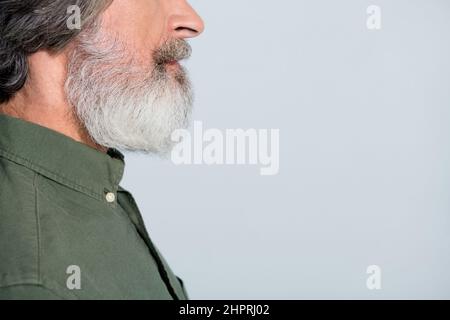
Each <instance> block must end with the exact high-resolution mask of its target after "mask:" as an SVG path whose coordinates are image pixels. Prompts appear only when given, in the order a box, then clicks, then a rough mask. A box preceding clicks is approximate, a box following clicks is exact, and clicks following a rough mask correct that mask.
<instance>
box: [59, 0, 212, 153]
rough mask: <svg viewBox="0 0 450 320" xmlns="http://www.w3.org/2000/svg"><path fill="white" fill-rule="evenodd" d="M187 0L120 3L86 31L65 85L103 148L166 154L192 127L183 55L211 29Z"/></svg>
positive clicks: (81, 118)
mask: <svg viewBox="0 0 450 320" xmlns="http://www.w3.org/2000/svg"><path fill="white" fill-rule="evenodd" d="M203 29H204V25H203V21H202V20H201V18H200V17H199V16H198V14H197V13H196V12H195V11H194V10H193V8H192V7H191V6H190V5H189V4H188V3H187V1H186V0H132V1H130V0H114V1H112V3H111V5H110V6H109V7H108V8H107V9H106V10H105V11H104V12H103V14H102V16H101V17H99V19H98V21H97V22H96V23H94V24H92V25H90V26H89V27H88V28H87V29H86V30H82V32H81V33H80V34H79V36H78V37H77V38H76V40H75V41H74V44H73V50H72V52H71V54H70V58H69V66H68V71H67V72H68V75H67V81H66V84H65V90H66V94H67V97H68V100H69V102H70V103H71V104H72V105H73V106H74V109H73V110H74V113H75V115H76V118H77V119H78V120H79V121H80V124H81V125H82V126H83V127H84V128H85V129H86V130H87V132H88V133H89V135H90V136H91V137H92V139H93V140H94V141H95V142H96V143H98V144H99V145H101V146H104V147H110V148H118V149H124V150H131V151H142V152H145V153H157V154H164V153H166V152H167V151H169V150H170V148H171V147H172V145H173V142H172V141H171V133H172V132H173V131H174V130H176V129H179V128H184V127H186V126H187V125H188V122H189V121H188V120H189V115H190V113H191V109H192V102H193V93H192V88H191V84H190V81H189V78H188V76H187V72H186V70H185V68H184V67H183V66H182V65H181V64H180V61H181V60H184V59H187V58H189V56H190V54H191V47H190V46H189V44H188V43H187V41H186V39H188V38H192V37H196V36H198V35H199V34H201V33H202V32H203Z"/></svg>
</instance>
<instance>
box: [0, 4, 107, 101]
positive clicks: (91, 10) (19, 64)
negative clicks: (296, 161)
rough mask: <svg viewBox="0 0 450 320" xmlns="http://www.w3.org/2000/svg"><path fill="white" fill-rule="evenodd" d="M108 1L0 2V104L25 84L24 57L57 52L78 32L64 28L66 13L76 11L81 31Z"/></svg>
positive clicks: (67, 16)
mask: <svg viewBox="0 0 450 320" xmlns="http://www.w3.org/2000/svg"><path fill="white" fill-rule="evenodd" d="M111 1H112V0H0V104H2V103H5V102H7V101H8V100H10V99H11V98H12V97H13V96H14V94H15V93H16V92H17V91H19V90H20V89H21V88H22V87H23V86H24V84H25V82H26V80H27V76H28V62H27V57H28V56H29V55H31V54H33V53H36V52H37V51H39V50H49V51H53V52H58V51H60V50H61V49H63V48H64V47H65V46H66V45H67V44H68V43H69V42H70V41H71V40H72V39H73V38H74V37H76V36H77V35H78V34H79V33H80V30H78V29H74V30H71V29H69V28H68V27H67V19H68V18H69V14H68V13H67V9H68V8H69V7H70V6H72V5H76V6H78V7H79V8H80V13H81V21H82V28H81V29H83V27H84V26H87V25H89V24H91V23H92V22H94V21H95V20H96V18H97V16H98V15H99V14H100V13H101V12H102V11H103V10H104V9H105V8H107V6H108V5H109V4H110V3H111Z"/></svg>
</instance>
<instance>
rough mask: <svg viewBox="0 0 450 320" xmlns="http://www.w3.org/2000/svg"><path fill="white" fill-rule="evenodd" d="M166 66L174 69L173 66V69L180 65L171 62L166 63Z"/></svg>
mask: <svg viewBox="0 0 450 320" xmlns="http://www.w3.org/2000/svg"><path fill="white" fill-rule="evenodd" d="M166 65H167V66H169V67H172V66H173V67H177V66H179V65H180V64H179V63H178V61H169V62H167V63H166Z"/></svg>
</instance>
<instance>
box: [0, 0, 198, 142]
mask: <svg viewBox="0 0 450 320" xmlns="http://www.w3.org/2000/svg"><path fill="white" fill-rule="evenodd" d="M100 28H101V31H102V32H103V33H104V34H106V35H108V37H110V38H111V39H113V38H114V39H116V40H117V41H118V42H120V43H121V44H122V47H123V49H124V52H123V54H124V55H132V56H133V59H134V60H135V62H136V64H137V65H139V66H141V67H142V70H149V71H150V70H151V69H152V66H154V65H155V62H156V61H155V55H154V52H155V50H157V49H159V48H161V46H163V45H164V44H165V43H167V41H172V42H173V40H177V39H179V40H184V39H188V38H192V37H196V36H198V35H199V34H200V33H202V32H203V29H204V25H203V21H202V20H201V18H200V17H199V16H198V15H197V13H196V12H195V11H194V10H193V9H192V8H191V7H190V5H189V4H188V3H187V1H186V0H132V1H130V0H114V1H113V3H112V4H111V6H110V7H108V9H107V10H106V11H105V12H104V13H103V17H102V24H101V27H100ZM74 46H76V44H73V45H69V46H68V47H67V48H66V49H65V50H64V51H63V52H61V53H58V54H51V53H49V52H45V51H40V52H38V53H35V54H33V55H31V56H30V57H29V65H30V71H29V78H28V80H27V83H26V84H25V86H24V88H23V89H22V90H20V91H19V92H18V93H17V94H16V95H15V96H14V98H13V99H12V100H10V101H9V102H8V103H7V104H5V105H4V106H3V107H2V109H1V111H0V112H2V113H5V114H8V115H10V116H14V117H18V118H22V119H24V120H26V121H30V122H34V123H37V124H39V125H42V126H45V127H48V128H50V129H53V130H55V131H58V132H60V133H62V134H65V135H67V136H69V137H71V138H73V139H74V140H76V141H79V142H82V143H85V144H87V145H89V146H91V147H94V148H96V149H98V150H102V151H106V149H107V148H105V146H104V145H101V144H98V143H97V142H96V141H95V140H94V139H92V137H91V135H90V134H89V133H88V132H87V130H86V129H85V127H84V126H83V125H81V123H80V121H78V120H79V119H77V118H76V116H75V114H74V112H73V108H74V107H73V105H71V104H70V103H69V100H68V97H67V95H66V91H65V89H64V86H65V83H66V80H67V76H68V70H67V66H68V65H69V64H70V59H71V54H72V52H73V50H74ZM125 50H126V51H125ZM106 67H107V66H106ZM164 68H165V69H166V71H167V73H168V74H171V75H172V76H173V78H174V81H176V76H177V74H179V73H180V70H181V69H180V66H179V65H178V64H177V63H176V62H173V63H165V64H164Z"/></svg>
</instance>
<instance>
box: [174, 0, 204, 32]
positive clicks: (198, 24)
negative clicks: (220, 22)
mask: <svg viewBox="0 0 450 320" xmlns="http://www.w3.org/2000/svg"><path fill="white" fill-rule="evenodd" d="M177 7H178V8H177V10H176V12H174V13H173V14H172V15H171V17H170V18H169V26H170V30H171V33H172V35H173V37H174V38H178V39H187V38H194V37H197V36H199V35H200V34H201V33H202V32H203V31H204V30H205V24H204V22H203V20H202V18H201V17H200V16H199V15H198V13H197V12H196V11H195V10H194V9H193V8H192V7H191V6H190V5H189V3H187V1H185V0H183V1H178V6H177Z"/></svg>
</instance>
